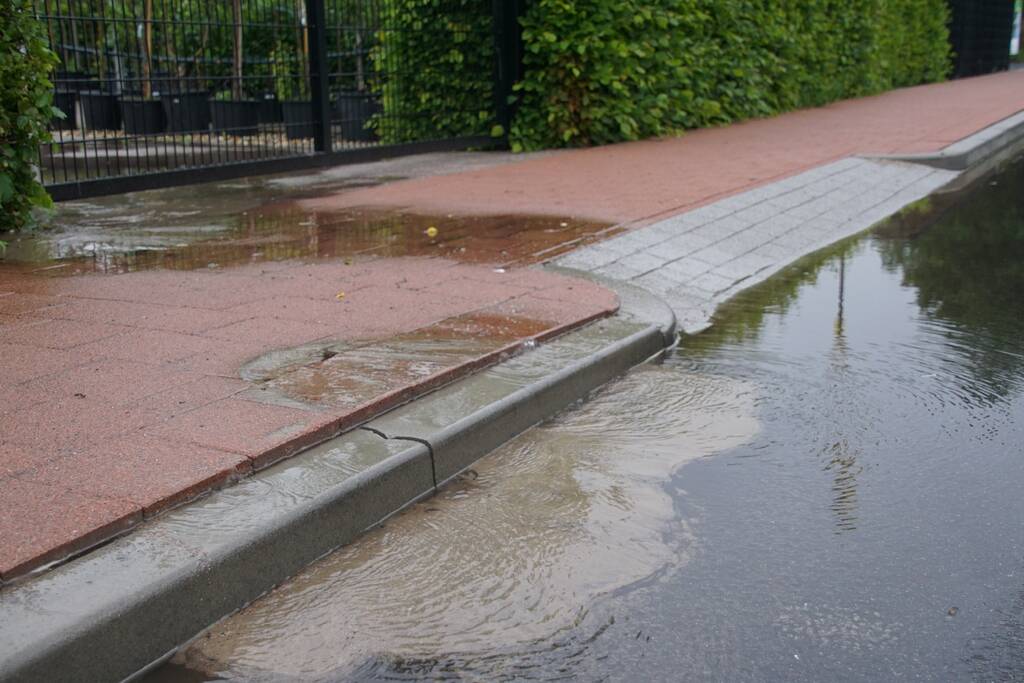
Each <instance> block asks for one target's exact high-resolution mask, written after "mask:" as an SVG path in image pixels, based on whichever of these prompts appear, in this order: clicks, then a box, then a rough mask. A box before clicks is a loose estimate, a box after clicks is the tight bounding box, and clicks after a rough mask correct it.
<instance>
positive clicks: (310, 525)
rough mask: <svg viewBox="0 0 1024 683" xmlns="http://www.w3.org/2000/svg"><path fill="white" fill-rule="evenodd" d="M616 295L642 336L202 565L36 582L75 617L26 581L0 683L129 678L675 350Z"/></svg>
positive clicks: (444, 433) (115, 561)
mask: <svg viewBox="0 0 1024 683" xmlns="http://www.w3.org/2000/svg"><path fill="white" fill-rule="evenodd" d="M620 289H621V290H622V291H621V293H620V299H621V301H622V306H621V308H620V311H619V313H618V314H616V315H617V316H623V317H626V318H632V319H634V320H637V321H639V322H641V323H642V324H643V325H645V326H644V327H642V328H641V329H639V330H638V331H636V332H633V333H631V334H629V335H628V336H625V337H624V338H620V339H618V340H617V341H614V342H613V343H611V344H609V345H606V346H605V347H604V348H601V349H600V350H598V351H596V352H593V353H591V354H589V355H588V356H586V357H584V358H582V359H580V360H577V361H575V362H573V363H570V364H569V365H567V366H565V367H563V368H562V369H561V370H559V371H557V372H555V373H552V374H550V375H548V376H546V377H544V378H543V379H541V380H538V381H535V382H533V383H531V384H529V385H527V386H525V387H523V388H521V389H519V390H517V391H515V392H513V393H512V394H509V395H508V396H505V397H504V398H502V399H499V400H497V401H495V402H493V403H491V404H489V405H487V406H486V407H484V408H482V409H479V410H476V411H474V412H473V413H471V414H470V415H467V416H465V417H463V418H462V419H460V420H458V421H456V422H455V423H453V424H451V425H450V426H448V427H447V428H445V429H443V430H441V431H440V432H438V433H437V434H435V435H432V436H431V437H430V439H429V442H430V443H429V445H424V444H414V445H412V446H411V447H410V448H407V449H404V450H402V451H401V452H399V453H397V454H395V455H392V456H390V457H388V458H386V459H385V460H383V461H381V462H379V463H378V464H376V465H374V466H372V467H370V468H369V469H367V470H365V471H363V472H361V473H360V474H357V475H355V476H353V477H350V478H349V479H347V480H345V481H344V482H342V483H340V484H335V485H333V486H329V487H327V488H326V489H325V490H324V491H322V492H321V493H320V494H318V495H316V496H315V497H313V498H311V499H308V500H306V501H304V502H301V503H298V504H297V505H296V506H295V507H294V508H293V509H291V510H288V511H287V512H281V513H277V514H276V516H275V517H274V518H272V519H270V520H268V521H266V522H265V523H261V524H259V525H254V528H253V529H251V530H247V531H243V532H239V533H237V534H232V535H231V536H230V538H228V539H226V540H219V541H218V542H217V543H211V548H210V549H209V550H208V551H207V552H205V553H203V554H199V553H195V554H189V553H187V552H186V553H184V554H185V555H187V556H186V557H178V558H176V559H177V562H176V563H172V564H171V565H170V566H166V567H164V566H160V567H159V571H153V572H149V573H147V572H146V569H147V568H148V569H151V568H152V566H153V564H154V563H153V562H152V557H151V555H143V554H144V553H147V552H148V553H152V552H153V551H152V548H149V547H147V545H146V541H145V540H140V539H138V538H135V537H133V536H132V535H129V536H126V537H123V538H122V539H118V540H117V541H114V542H113V543H112V544H110V546H108V548H107V550H108V552H101V553H96V554H92V555H88V556H85V557H83V558H80V559H79V560H75V561H72V562H71V563H68V564H67V565H65V566H63V567H59V568H57V569H55V570H54V571H52V572H50V573H48V574H46V575H45V580H46V581H47V582H49V583H50V586H51V588H50V590H52V586H53V585H54V582H60V583H62V584H63V585H61V586H60V589H59V591H57V593H59V594H60V595H79V596H86V597H85V598H84V599H83V600H82V601H81V604H79V605H75V604H71V605H61V607H62V608H63V609H51V610H47V609H39V608H38V606H33V607H31V608H29V607H28V603H30V602H33V601H35V600H38V599H39V598H40V597H41V593H45V592H46V590H43V591H40V589H39V588H38V587H36V586H34V585H33V584H34V583H35V582H34V581H28V582H25V583H24V584H16V585H12V586H9V587H7V589H6V590H5V591H4V594H0V598H2V600H0V625H2V624H3V622H5V621H6V622H7V629H9V631H8V635H13V633H12V632H13V631H21V632H22V635H21V637H20V638H15V639H14V640H16V641H18V642H11V641H12V639H11V638H6V637H3V638H0V680H2V681H36V680H47V681H71V680H121V679H125V678H126V677H128V678H135V677H137V676H138V675H140V674H141V673H143V672H145V671H147V670H149V669H150V668H152V667H153V666H155V665H158V664H159V663H160V662H162V661H164V660H166V659H167V658H168V657H169V656H170V655H171V654H172V653H173V652H174V651H175V650H176V649H177V648H178V647H180V646H181V645H182V644H183V643H185V642H187V641H189V640H190V639H192V638H194V637H195V636H196V635H197V634H200V633H202V632H203V631H204V630H206V629H207V628H208V627H210V626H211V625H212V624H214V623H216V622H217V621H218V620H220V619H222V618H224V617H225V616H227V615H229V614H231V613H233V612H234V611H236V610H238V609H240V608H242V607H243V606H245V605H246V604H248V603H249V602H251V601H252V600H254V599H256V598H257V597H259V596H260V595H262V594H264V593H265V592H267V591H269V590H271V589H272V588H273V587H274V586H275V585H277V584H278V583H280V582H282V581H284V580H285V579H287V578H289V577H290V576H292V575H294V574H295V573H296V572H298V571H300V570H301V569H302V568H303V567H305V566H307V565H308V564H309V563H311V562H313V561H315V560H316V559H317V558H319V557H322V556H324V555H325V554H327V553H329V552H332V551H333V550H335V549H337V548H338V547H340V546H342V545H344V544H346V543H349V542H351V541H353V540H354V539H355V538H356V537H358V536H359V535H360V534H361V533H363V532H364V531H366V530H368V529H370V528H373V527H375V526H377V525H379V524H380V523H381V522H383V521H384V520H386V519H387V518H388V517H390V516H391V515H393V514H395V513H397V512H399V511H401V510H402V509H404V508H406V507H407V506H409V505H411V504H413V503H415V502H416V501H418V500H421V499H423V498H425V497H429V496H430V495H432V494H433V493H434V492H435V491H436V488H435V483H434V482H435V480H436V481H437V485H438V486H439V485H441V484H443V483H444V482H445V481H447V480H450V479H451V478H452V477H454V476H456V475H457V474H458V473H459V472H460V471H461V470H463V469H465V468H466V467H469V466H470V465H472V464H473V462H475V461H476V460H478V459H479V458H481V457H483V456H484V455H486V454H487V453H489V452H490V451H491V450H493V449H494V448H495V447H497V446H499V445H500V444H501V443H503V442H504V441H507V440H508V439H510V438H512V437H513V436H515V435H517V434H519V433H521V432H523V431H525V430H526V429H529V428H530V427H532V426H533V425H535V424H537V423H539V422H541V421H543V420H544V419H547V418H549V417H551V416H552V415H553V414H555V413H556V412H558V411H560V410H562V409H564V408H566V407H568V406H570V405H571V404H573V403H574V402H576V401H578V400H580V399H582V398H584V397H585V396H586V395H587V394H588V393H590V392H591V391H593V390H595V389H597V388H598V387H600V386H601V385H603V384H605V383H606V382H608V381H609V380H611V379H613V378H614V377H616V376H618V375H621V374H623V373H625V372H626V371H628V370H629V369H630V368H631V367H633V366H635V365H638V364H640V363H643V362H645V361H647V360H649V359H651V358H652V357H657V356H659V355H660V354H662V353H663V352H664V351H665V350H666V349H667V348H668V347H669V346H670V345H671V341H672V340H674V336H673V335H674V330H675V320H674V317H666V316H665V311H668V316H672V314H671V311H670V310H669V309H668V308H667V306H666V307H665V309H664V310H663V311H661V313H660V315H658V316H655V317H654V319H653V321H652V318H651V315H650V311H651V310H658V309H657V306H656V305H655V306H650V305H649V304H648V306H647V307H646V309H645V310H638V309H639V308H641V306H640V302H642V300H643V298H644V296H646V298H647V299H651V298H653V295H647V294H646V293H645V292H644V293H643V294H638V293H637V292H635V291H628V290H629V288H621V287H619V286H616V290H617V291H618V290H620ZM641 291H642V290H641ZM570 334H571V333H570ZM429 399H430V397H429V396H427V397H424V398H423V399H419V400H424V401H425V400H429ZM371 424H372V423H371ZM392 436H396V437H397V436H399V435H392ZM435 468H437V469H436V471H435ZM160 523H161V520H159V519H157V520H154V522H153V523H152V525H153V526H154V527H156V526H158V525H159V524H160ZM154 535H155V536H160V534H159V533H156V534H154ZM133 554H137V556H136V558H133ZM90 563H91V564H90ZM136 567H140V568H141V569H135V568H136ZM112 575H114V576H116V577H117V578H109V577H110V576H112ZM101 577H108V578H107V579H106V580H107V584H108V586H111V587H112V588H113V589H112V590H108V591H107V592H104V591H103V589H102V588H101V587H100V586H98V585H96V584H97V583H100V584H102V583H103V581H102V580H101ZM124 577H126V578H127V579H128V580H127V581H122V580H121V579H122V578H124ZM40 578H42V577H40ZM114 584H116V586H114ZM44 602H45V601H44ZM11 612H14V613H16V614H14V615H12V614H11ZM5 613H6V614H5ZM8 619H11V621H8ZM19 620H20V621H19ZM26 622H29V623H26ZM4 630H6V629H4V628H3V627H2V626H0V632H3V631H4Z"/></svg>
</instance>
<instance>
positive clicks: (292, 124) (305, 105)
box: [281, 100, 316, 140]
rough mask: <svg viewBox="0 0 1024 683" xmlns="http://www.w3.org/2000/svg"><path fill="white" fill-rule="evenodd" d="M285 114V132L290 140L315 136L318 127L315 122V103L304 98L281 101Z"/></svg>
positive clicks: (282, 110) (282, 111)
mask: <svg viewBox="0 0 1024 683" xmlns="http://www.w3.org/2000/svg"><path fill="white" fill-rule="evenodd" d="M281 113H282V114H283V116H284V132H285V135H286V136H287V137H288V139H289V140H299V139H301V138H311V137H313V132H314V131H315V129H316V127H315V126H314V124H313V103H312V102H309V101H303V100H294V101H286V102H282V103H281Z"/></svg>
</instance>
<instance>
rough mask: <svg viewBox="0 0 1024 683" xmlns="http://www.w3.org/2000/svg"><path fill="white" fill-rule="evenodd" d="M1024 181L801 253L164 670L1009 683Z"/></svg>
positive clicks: (1021, 414) (1019, 545)
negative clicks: (665, 356)
mask: <svg viewBox="0 0 1024 683" xmlns="http://www.w3.org/2000/svg"><path fill="white" fill-rule="evenodd" d="M1022 189H1024V164H1022V163H1020V162H1018V163H1016V164H1012V165H1010V167H1009V168H1008V169H1007V170H1006V171H1004V172H1002V173H1001V174H1000V175H998V176H994V177H992V178H989V179H986V180H985V181H984V182H983V183H981V184H980V185H979V186H978V187H976V188H974V189H972V190H971V191H970V192H967V193H965V194H964V196H962V197H959V198H958V201H957V202H956V203H955V204H953V205H947V204H948V203H947V202H943V201H941V200H939V201H936V202H933V203H932V204H931V205H929V206H919V207H916V209H912V210H910V211H908V212H906V213H905V214H904V215H903V216H902V217H900V218H898V219H896V220H894V221H891V222H890V223H888V224H886V225H883V226H881V227H880V228H879V229H877V230H876V231H875V232H874V233H872V234H870V235H868V236H864V237H861V238H858V239H855V240H851V241H848V242H846V243H843V244H840V245H836V246H835V247H833V248H831V249H830V250H828V251H826V252H823V253H819V254H816V255H813V256H811V257H809V258H807V259H804V260H803V261H801V262H799V263H797V264H795V265H794V266H793V267H791V268H789V269H787V270H786V271H784V272H783V273H781V274H780V275H778V276H776V277H774V278H772V279H771V280H769V281H767V282H766V283H764V284H762V285H760V286H758V287H756V288H754V289H752V290H750V291H748V292H746V293H744V294H742V295H740V296H739V297H738V298H736V299H734V300H733V301H731V302H729V303H728V304H727V305H726V306H724V307H723V308H722V309H721V310H720V311H719V313H718V316H717V318H716V321H715V324H714V326H713V327H712V328H711V329H710V330H708V331H707V332H705V333H703V334H701V335H698V336H694V337H686V338H684V339H683V340H682V344H681V348H680V349H679V351H678V352H677V353H676V354H675V355H674V356H673V357H671V358H670V359H669V360H667V361H666V362H665V363H663V364H662V365H658V366H649V367H644V368H641V369H638V370H636V371H634V372H632V373H630V375H629V376H627V377H625V378H623V379H621V380H619V381H618V382H616V383H614V384H612V385H610V386H608V387H606V388H605V389H603V390H602V391H601V392H599V393H598V395H597V396H595V397H594V398H593V399H592V400H591V401H589V402H587V403H585V404H584V405H582V406H579V407H577V408H576V409H573V410H571V411H568V412H566V413H564V414H562V415H560V416H558V417H556V418H554V419H552V420H550V421H549V422H547V423H546V424H544V425H542V426H541V427H539V428H536V429H534V430H531V431H530V432H528V433H526V434H523V435H521V436H520V437H518V438H517V439H515V440H513V441H512V442H510V443H508V444H506V445H505V446H504V447H502V448H500V449H499V450H498V451H496V452H494V453H493V454H491V455H490V456H488V457H487V458H485V459H484V460H482V461H481V462H479V463H478V464H477V465H476V466H475V467H474V469H473V471H471V472H469V473H467V474H465V475H463V477H462V478H461V480H460V481H459V482H457V483H456V484H454V485H452V486H449V487H448V488H447V489H446V490H445V491H443V493H442V494H441V495H440V496H438V497H436V498H434V499H431V500H428V501H425V502H423V503H420V504H418V505H416V506H414V507H413V508H411V509H409V510H408V511H406V512H405V513H403V514H402V515H400V516H398V517H396V518H394V519H392V520H390V521H389V522H388V523H387V524H386V525H385V526H383V527H382V528H380V529H377V530H375V531H373V532H371V533H369V534H367V535H366V536H364V537H363V538H362V539H360V540H359V541H357V542H356V543H354V544H352V545H351V546H349V547H346V548H343V549H341V550H339V551H338V552H335V553H333V554H332V555H330V556H328V557H326V558H324V559H323V560H321V561H320V562H318V563H316V564H314V565H313V566H311V567H309V568H308V569H307V570H305V571H304V572H302V573H301V574H300V575H299V576H297V577H295V578H294V579H293V580H291V581H289V582H288V583H286V584H285V585H283V586H281V587H280V588H278V589H277V590H275V591H273V592H272V593H270V594H269V595H267V596H265V597H263V598H262V599H260V600H258V601H257V602H255V603H254V604H252V605H251V606H250V607H248V608H246V609H245V610H243V611H242V612H240V613H239V614H237V615H235V616H233V617H231V618H229V619H227V620H225V621H223V622H221V623H220V624H218V625H217V626H215V627H214V628H212V629H211V630H210V631H209V632H208V633H207V634H205V635H204V636H203V637H201V638H200V639H198V640H197V641H196V642H194V643H193V644H192V645H191V646H190V647H189V648H187V649H186V650H184V651H183V652H180V653H179V654H178V655H177V656H176V657H175V658H174V660H173V661H172V663H171V664H169V665H166V666H165V667H163V668H162V669H160V670H159V671H157V672H155V673H154V674H153V675H152V676H151V678H149V679H147V680H151V681H201V680H220V679H227V680H238V681H241V680H246V681H249V680H266V681H297V680H323V681H342V680H360V681H362V680H419V679H431V680H587V681H590V680H680V679H696V678H706V679H712V680H731V681H735V680H752V681H753V680H781V679H784V680H891V679H897V678H900V679H903V678H905V679H915V680H953V679H956V680H965V679H971V680H982V681H992V680H1019V679H1021V678H1022V677H1024V495H1022V493H1021V492H1022V487H1024V452H1022V451H1024V449H1022V446H1021V444H1022V443H1024V419H1022V418H1024V395H1022V389H1024V341H1022V339H1024V304H1022V303H1021V299H1020V293H1021V291H1024V192H1022Z"/></svg>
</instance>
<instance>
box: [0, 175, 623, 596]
mask: <svg viewBox="0 0 1024 683" xmlns="http://www.w3.org/2000/svg"><path fill="white" fill-rule="evenodd" d="M407 163H409V162H407ZM474 163H480V162H479V161H478V160H477V161H474ZM287 180H288V178H278V179H254V180H242V181H236V182H233V183H221V184H214V185H208V186H197V187H193V188H185V189H183V188H176V189H172V190H161V191H157V192H150V193H138V194H132V195H124V196H119V197H112V198H106V199H97V200H94V201H90V202H75V203H70V204H64V205H61V207H60V211H59V212H58V214H57V215H56V216H55V217H54V218H53V220H52V225H51V228H50V229H49V230H45V231H40V232H38V233H36V234H29V235H24V236H21V237H18V238H10V237H6V238H4V239H5V240H6V241H9V246H8V248H7V251H6V255H5V258H4V259H3V260H0V467H2V469H0V510H3V511H4V515H3V517H2V518H0V579H2V580H9V579H11V578H14V577H16V576H18V575H20V574H23V573H24V572H26V571H28V570H31V569H33V568H35V567H38V566H41V565H44V564H46V563H49V562H52V561H55V560H60V559H62V558H64V557H66V556H68V555H69V554H70V553H74V552H78V551H81V550H83V549H85V548H88V547H90V546H92V545H94V544H96V543H98V542H101V541H103V540H105V539H108V538H110V537H112V536H114V535H116V534H118V533H121V532H122V531H124V530H125V529H126V528H128V527H131V526H132V525H134V524H136V523H138V522H139V521H141V520H143V519H145V518H148V517H151V516H153V515H156V514H159V513H160V512H161V511H163V510H166V509H167V508H168V507H171V506H174V505H178V504H180V503H182V502H183V501H185V500H188V499H190V498H193V497H195V496H196V495H199V494H201V493H203V492H205V491H208V490H210V489H211V488H216V487H221V486H225V485H228V484H230V483H232V482H234V481H236V480H237V479H238V478H239V477H243V476H246V475H247V474H249V473H251V472H252V471H253V470H254V469H260V468H262V467H264V466H266V465H268V464H270V463H272V462H274V461H275V460H278V459H280V458H282V457H287V456H289V455H291V454H293V453H294V452H296V451H297V450H299V449H301V448H302V447H305V446H308V445H310V444H311V443H315V442H317V441H319V440H322V439H324V438H326V437H328V436H331V435H332V434H334V433H336V432H338V431H339V430H344V429H348V428H351V427H353V426H355V425H357V424H359V423H360V422H362V421H365V420H366V419H368V418H369V417H371V416H373V415H375V414H378V413H380V412H382V411H384V410H386V409H388V408H390V407H394V406H395V405H398V404H400V403H402V402H405V401H408V400H411V399H412V398H415V397H416V396H419V395H421V394H423V393H425V392H427V391H430V390H432V389H434V388H436V387H438V386H440V385H442V384H444V383H446V382H450V381H452V380H453V379H456V378H457V377H459V376H462V375H464V374H467V373H469V372H472V371H474V370H477V369H479V368H481V367H484V366H486V365H489V364H492V363H494V362H497V361H498V360H500V359H502V358H504V357H507V356H508V355H511V354H514V353H516V352H517V351H518V350H519V349H520V348H522V345H523V344H525V343H527V342H530V343H533V342H536V341H540V340H544V339H547V338H549V337H551V336H553V335H555V334H559V333H561V332H564V331H566V330H567V329H570V328H572V327H574V326H578V325H580V324H584V323H586V322H588V321H590V320H592V319H594V318H596V317H600V316H603V315H607V314H609V313H611V312H613V311H614V310H615V309H616V308H617V301H616V298H615V295H614V294H613V293H612V292H610V291H609V290H606V289H604V288H602V287H599V286H597V285H594V284H592V283H589V282H584V281H579V280H575V279H572V278H568V277H564V276H560V275H554V274H551V273H545V272H539V271H536V270H533V269H527V268H526V267H525V266H528V265H530V264H533V263H536V262H537V261H539V260H541V259H542V258H545V256H546V255H547V254H552V253H559V252H560V250H565V249H570V248H572V247H573V246H574V245H576V244H578V243H580V242H581V241H584V240H588V239H598V238H600V236H601V235H603V234H605V233H610V232H614V231H610V230H609V228H608V226H606V225H603V224H598V223H593V222H590V223H584V222H579V221H574V220H572V219H563V218H557V217H553V218H552V217H515V216H492V217H473V218H458V217H450V216H415V215H409V214H402V213H398V212H391V213H383V212H380V211H376V212H360V211H349V212H344V213H336V214H323V213H313V212H309V211H306V210H303V209H301V208H300V207H298V206H297V205H296V204H295V199H296V197H298V196H303V195H305V194H309V193H315V192H317V191H322V190H323V185H322V184H317V183H312V184H310V183H297V184H295V185H294V186H292V185H289V184H287V183H286V182H285V181H287ZM379 180H380V179H379V178H377V179H375V180H374V182H377V181H379ZM357 181H358V182H363V180H359V179H357ZM275 182H277V183H278V184H276V185H275V184H274V183H275ZM325 182H326V181H325ZM332 182H335V181H332ZM344 182H345V183H351V182H356V181H353V180H352V179H347V180H345V181H344ZM281 183H284V185H281ZM335 184H337V183H335ZM62 501H63V502H62Z"/></svg>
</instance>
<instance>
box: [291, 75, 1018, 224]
mask: <svg viewBox="0 0 1024 683" xmlns="http://www.w3.org/2000/svg"><path fill="white" fill-rule="evenodd" d="M1021 109H1024V71H1012V72H1007V73H1002V74H997V75H993V76H984V77H979V78H971V79H964V80H960V81H951V82H948V83H938V84H935V85H927V86H921V87H917V88H906V89H903V90H896V91H893V92H889V93H885V94H882V95H878V96H876V97H867V98H863V99H858V100H847V101H844V102H837V103H835V104H832V105H830V106H827V107H823V108H820V109H807V110H803V111H797V112H792V113H789V114H784V115H782V116H777V117H775V118H771V119H763V120H758V121H749V122H746V123H741V124H737V125H732V126H727V127H723V128H713V129H707V130H699V131H693V132H690V133H687V134H686V135H684V136H682V137H680V138H669V139H663V140H650V141H645V142H635V143H628V144H621V145H613V146H609V147H598V148H593V149H584V150H575V151H571V152H566V153H562V154H556V155H552V156H548V157H543V158H539V159H533V160H529V161H524V162H521V163H518V164H508V165H503V166H499V167H494V168H489V169H485V170H480V171H471V172H466V173H458V174H454V175H446V176H435V177H432V178H421V179H417V180H410V181H406V182H397V183H391V184H389V185H383V186H380V187H375V188H366V189H362V190H355V191H352V192H346V193H343V194H339V195H336V196H333V197H324V198H320V199H312V200H309V201H307V202H306V203H305V204H306V206H308V207H311V208H316V209H338V208H343V207H352V206H378V207H403V208H408V209H411V210H415V211H425V212H428V213H445V212H451V213H478V214H491V213H507V212H509V211H512V210H515V211H518V212H520V213H534V214H548V215H562V216H572V217H575V218H584V219H591V220H598V221H607V222H613V223H628V224H643V223H646V222H650V221H652V220H654V219H656V218H659V217H664V216H668V215H671V214H674V213H680V212H682V211H684V210H687V209H690V208H693V207H695V206H698V205H700V204H705V203H708V202H711V201H714V200H716V199H719V198H721V197H723V196H727V195H731V194H735V193H737V192H742V191H743V190H747V189H750V188H751V187H753V186H756V185H761V184H764V183H766V182H769V181H772V180H777V179H779V178H782V177H784V176H788V175H793V174H795V173H799V172H801V171H804V170H807V169H808V168H811V167H813V166H817V165H820V164H824V163H827V162H830V161H834V160H836V159H839V158H842V157H846V156H850V155H853V154H894V153H912V152H928V151H937V150H939V149H941V148H943V147H945V146H947V145H949V144H950V143H953V142H955V141H957V140H959V139H961V138H964V137H967V136H968V135H970V134H972V133H974V132H976V131H978V130H980V129H982V128H984V127H986V126H988V125H991V124H992V123H995V122H996V121H999V120H1000V119H1004V118H1006V117H1007V116H1011V115H1013V114H1015V113H1017V112H1018V111H1020V110H1021Z"/></svg>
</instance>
